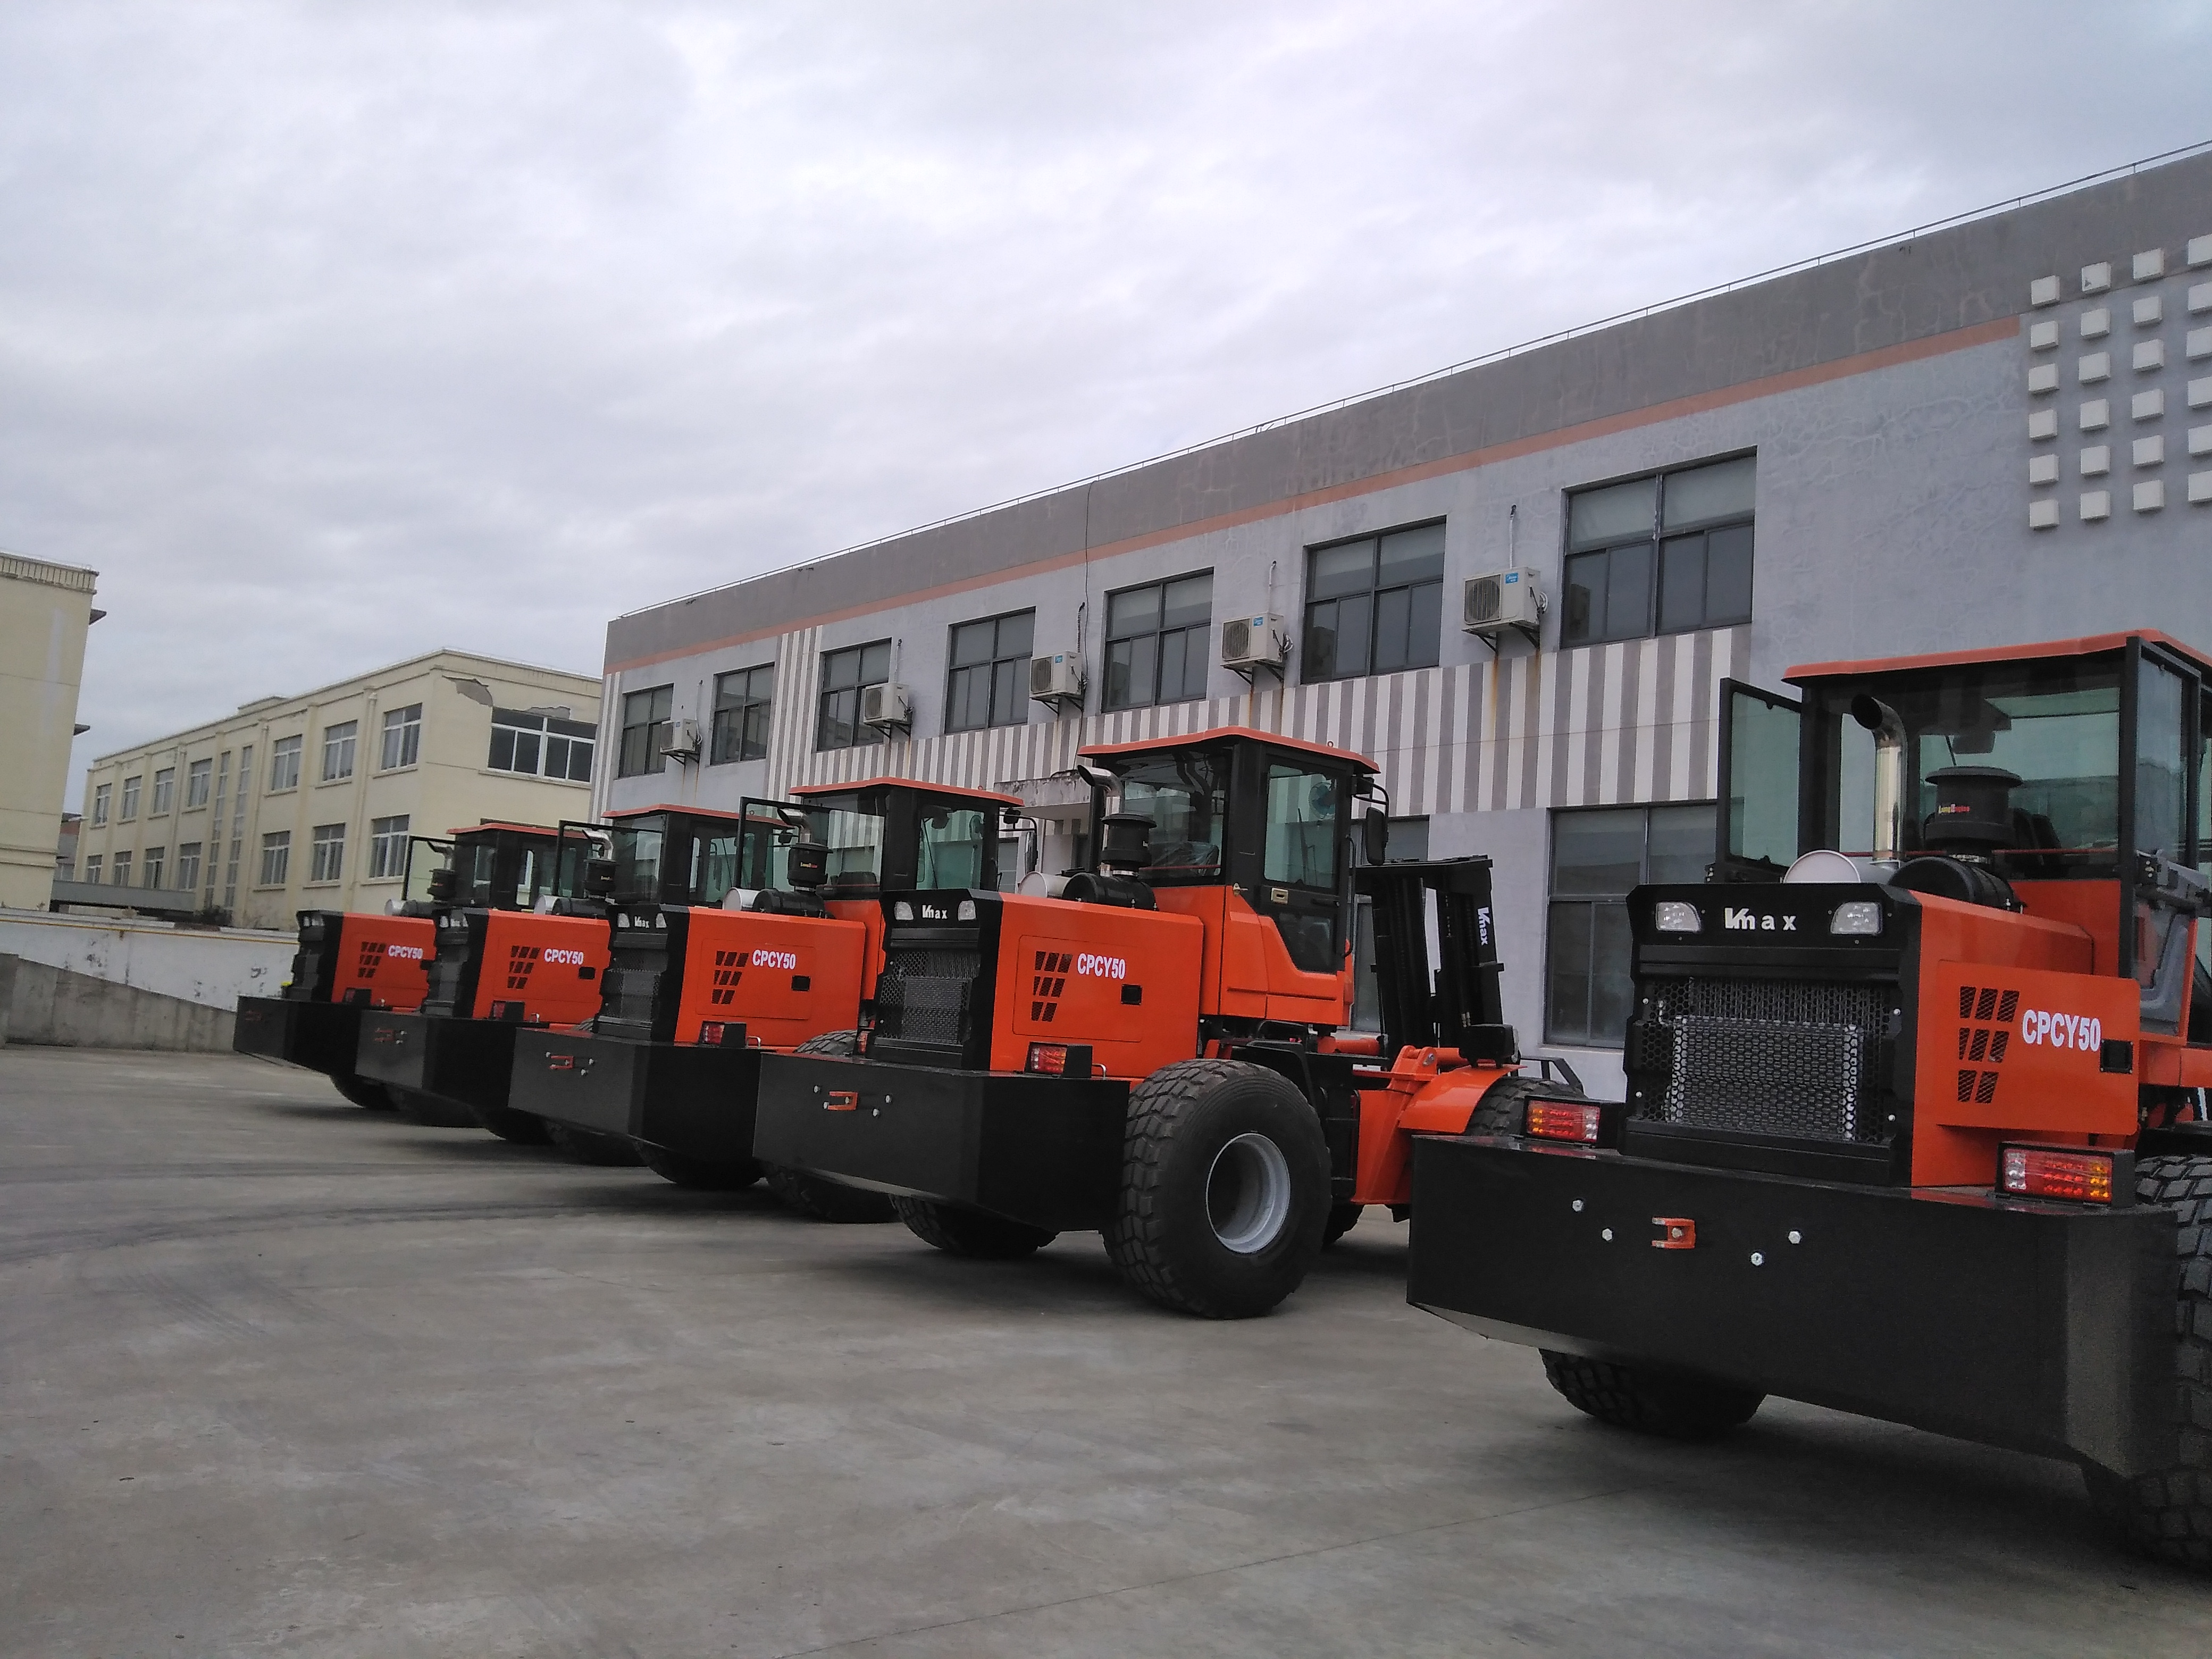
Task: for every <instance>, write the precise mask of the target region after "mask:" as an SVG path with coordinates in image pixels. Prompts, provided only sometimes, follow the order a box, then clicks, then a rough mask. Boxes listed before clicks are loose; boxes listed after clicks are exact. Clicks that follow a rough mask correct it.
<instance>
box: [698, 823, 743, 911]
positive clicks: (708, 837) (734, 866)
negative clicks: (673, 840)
mask: <svg viewBox="0 0 2212 1659" xmlns="http://www.w3.org/2000/svg"><path fill="white" fill-rule="evenodd" d="M737 884H738V832H737V831H736V830H734V829H726V830H716V831H714V832H713V833H711V834H708V833H705V832H702V833H701V834H699V835H697V836H694V837H693V838H692V841H691V891H690V900H691V902H692V903H694V904H703V905H708V906H710V907H711V906H714V905H719V904H720V903H721V902H722V900H723V899H724V898H725V897H726V896H727V895H728V893H729V890H730V889H732V887H735V886H736V885H737Z"/></svg>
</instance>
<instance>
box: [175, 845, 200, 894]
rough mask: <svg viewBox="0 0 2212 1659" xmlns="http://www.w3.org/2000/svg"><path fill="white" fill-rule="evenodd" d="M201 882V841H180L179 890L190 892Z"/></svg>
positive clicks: (178, 858)
mask: <svg viewBox="0 0 2212 1659" xmlns="http://www.w3.org/2000/svg"><path fill="white" fill-rule="evenodd" d="M199 884H200V843H199V842H196V841H187V842H179V843H178V846H177V890H178V891H179V892H180V893H190V892H194V891H197V890H198V887H199Z"/></svg>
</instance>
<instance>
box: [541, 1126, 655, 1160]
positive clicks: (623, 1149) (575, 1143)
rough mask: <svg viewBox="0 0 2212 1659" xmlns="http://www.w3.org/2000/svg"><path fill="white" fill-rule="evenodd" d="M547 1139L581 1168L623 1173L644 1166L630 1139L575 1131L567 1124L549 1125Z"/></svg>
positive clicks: (546, 1131) (633, 1142) (624, 1136)
mask: <svg viewBox="0 0 2212 1659" xmlns="http://www.w3.org/2000/svg"><path fill="white" fill-rule="evenodd" d="M545 1138H546V1139H548V1140H550V1141H551V1142H552V1143H553V1145H554V1146H556V1147H557V1148H559V1149H560V1150H561V1151H562V1152H566V1153H568V1156H569V1157H570V1158H574V1159H575V1160H576V1162H577V1163H579V1164H602V1165H604V1166H605V1167H606V1168H608V1169H621V1168H625V1167H628V1168H635V1167H636V1166H637V1165H638V1164H642V1163H644V1162H645V1158H644V1156H643V1154H641V1152H639V1151H638V1150H637V1143H636V1142H635V1141H634V1140H632V1139H630V1138H629V1136H628V1135H608V1134H601V1133H599V1131H598V1130H596V1129H572V1128H570V1127H568V1125H567V1124H565V1123H548V1124H547V1125H546V1126H545Z"/></svg>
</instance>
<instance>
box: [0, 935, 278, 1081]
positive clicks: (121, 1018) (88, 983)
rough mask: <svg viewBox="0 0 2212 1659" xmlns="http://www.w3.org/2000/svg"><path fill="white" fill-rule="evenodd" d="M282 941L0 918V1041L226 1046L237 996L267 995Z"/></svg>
mask: <svg viewBox="0 0 2212 1659" xmlns="http://www.w3.org/2000/svg"><path fill="white" fill-rule="evenodd" d="M297 948H298V946H297V942H296V941H295V939H293V938H292V937H291V936H289V934H283V933H250V932H246V931H245V930H243V929H233V928H225V929H222V931H220V932H208V931H201V930H195V929H183V928H175V927H167V926H165V925H163V924H162V923H160V922H134V921H115V920H112V919H102V920H100V921H93V920H90V919H83V920H79V919H76V918H72V917H70V916H65V915H41V914H38V913H34V912H16V913H14V914H9V915H0V1042H38V1043H52V1044H55V1045H58V1046H61V1047H66V1048H184V1049H193V1050H200V1051H211V1050H222V1049H227V1048H229V1047H230V1037H231V1027H232V1023H233V1019H234V1012H235V1010H236V1008H237V1006H238V1000H239V998H240V997H241V996H273V995H275V994H276V992H277V990H278V988H279V987H282V985H283V982H284V979H285V975H286V974H287V973H288V972H289V969H290V968H291V963H292V953H293V951H295V950H296V949H297Z"/></svg>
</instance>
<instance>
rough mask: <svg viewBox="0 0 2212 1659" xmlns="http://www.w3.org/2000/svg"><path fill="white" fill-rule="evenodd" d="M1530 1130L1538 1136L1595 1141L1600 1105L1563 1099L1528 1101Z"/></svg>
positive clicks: (1538, 1137) (1536, 1137)
mask: <svg viewBox="0 0 2212 1659" xmlns="http://www.w3.org/2000/svg"><path fill="white" fill-rule="evenodd" d="M1528 1133H1529V1134H1530V1135H1531V1136H1533V1137H1534V1138H1535V1139H1538V1140H1579V1141H1583V1142H1585V1143H1590V1144H1595V1141H1596V1139H1597V1133H1598V1109H1597V1108H1596V1107H1595V1106H1578V1105H1573V1104H1571V1103H1568V1102H1566V1101H1562V1100H1532V1101H1530V1102H1529V1103H1528Z"/></svg>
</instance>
